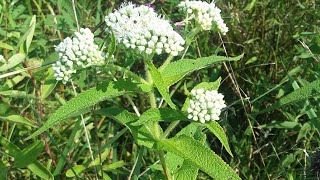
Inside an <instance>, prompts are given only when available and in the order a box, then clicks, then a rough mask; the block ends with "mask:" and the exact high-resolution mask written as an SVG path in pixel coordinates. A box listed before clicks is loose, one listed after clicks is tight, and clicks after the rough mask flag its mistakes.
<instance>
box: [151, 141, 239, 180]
mask: <svg viewBox="0 0 320 180" xmlns="http://www.w3.org/2000/svg"><path fill="white" fill-rule="evenodd" d="M157 145H158V147H159V148H160V149H164V150H166V151H169V152H172V153H175V154H177V155H178V156H180V157H182V158H183V159H184V160H188V161H189V162H191V163H192V165H193V166H195V167H198V168H199V169H200V170H202V171H203V172H205V173H207V174H208V175H209V176H210V177H212V178H214V179H219V180H229V179H240V178H239V176H238V175H237V174H236V173H235V172H234V171H233V170H232V168H231V167H230V166H228V165H227V164H226V163H225V162H224V161H223V160H222V159H221V158H220V157H219V156H218V155H216V154H215V153H214V152H213V151H212V150H210V149H208V148H207V147H205V146H204V145H203V144H202V143H200V142H199V141H196V140H194V139H193V138H191V137H189V136H186V135H181V136H179V137H174V138H171V139H165V140H162V141H159V142H158V143H157Z"/></svg>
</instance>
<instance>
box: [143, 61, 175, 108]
mask: <svg viewBox="0 0 320 180" xmlns="http://www.w3.org/2000/svg"><path fill="white" fill-rule="evenodd" d="M147 65H148V69H149V72H150V74H151V76H152V79H153V82H154V85H155V86H156V87H157V89H158V91H159V93H160V94H161V95H162V97H163V99H164V100H165V101H167V103H168V104H169V106H170V107H171V108H172V109H176V105H175V104H174V103H173V102H172V100H171V98H170V95H169V90H168V87H167V86H166V84H165V81H164V79H163V78H162V75H161V74H160V72H159V71H158V70H157V68H156V67H155V66H154V64H153V63H152V62H151V61H147Z"/></svg>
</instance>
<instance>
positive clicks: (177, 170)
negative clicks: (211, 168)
mask: <svg viewBox="0 0 320 180" xmlns="http://www.w3.org/2000/svg"><path fill="white" fill-rule="evenodd" d="M202 129H203V127H202V125H201V124H199V123H191V124H189V125H188V126H186V127H184V128H183V129H182V130H181V131H180V132H178V133H177V135H176V137H178V136H181V135H187V136H190V137H191V138H193V139H195V140H197V141H199V142H201V144H204V143H205V140H206V135H205V134H204V133H203V132H202ZM166 164H167V166H168V168H169V170H170V172H171V173H172V178H174V179H177V180H184V179H190V180H193V179H194V180H195V179H196V178H197V175H198V170H199V168H197V167H195V166H193V165H192V163H191V162H189V161H188V160H184V159H183V158H181V157H179V156H178V155H176V154H174V153H172V152H168V153H167V155H166Z"/></svg>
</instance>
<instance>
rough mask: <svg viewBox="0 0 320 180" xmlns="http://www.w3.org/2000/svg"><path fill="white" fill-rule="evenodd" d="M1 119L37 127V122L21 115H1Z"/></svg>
mask: <svg viewBox="0 0 320 180" xmlns="http://www.w3.org/2000/svg"><path fill="white" fill-rule="evenodd" d="M0 120H2V121H6V122H11V123H17V124H21V125H27V126H31V127H37V126H36V125H35V124H33V123H32V121H30V120H28V119H26V118H24V117H22V116H19V115H14V114H13V115H8V116H0Z"/></svg>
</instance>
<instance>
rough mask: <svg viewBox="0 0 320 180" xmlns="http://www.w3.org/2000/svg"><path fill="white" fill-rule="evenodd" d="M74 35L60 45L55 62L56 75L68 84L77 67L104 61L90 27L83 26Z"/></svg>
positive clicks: (57, 78) (57, 48) (56, 47)
mask: <svg viewBox="0 0 320 180" xmlns="http://www.w3.org/2000/svg"><path fill="white" fill-rule="evenodd" d="M74 35H75V36H74V37H73V38H70V37H67V38H65V39H64V40H63V42H61V43H60V44H59V45H58V46H55V50H56V52H58V53H59V59H58V60H57V62H56V63H55V64H53V68H52V69H53V71H54V77H55V78H56V80H58V81H60V80H62V82H63V83H64V84H66V83H67V82H68V81H69V79H70V78H71V75H72V74H73V73H76V70H77V69H81V68H86V67H89V66H91V65H99V64H102V63H103V61H104V55H103V53H102V52H101V51H100V50H99V47H98V45H96V44H95V43H94V39H93V38H94V35H93V33H92V32H91V31H90V29H88V28H81V29H80V32H75V33H74Z"/></svg>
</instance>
